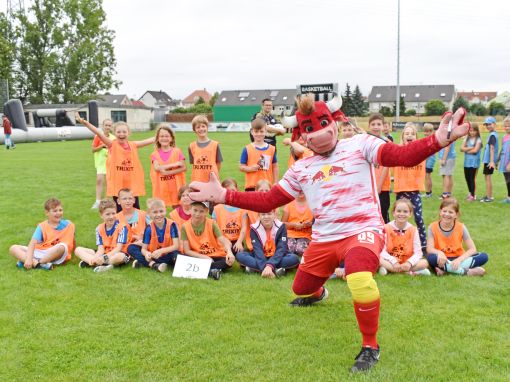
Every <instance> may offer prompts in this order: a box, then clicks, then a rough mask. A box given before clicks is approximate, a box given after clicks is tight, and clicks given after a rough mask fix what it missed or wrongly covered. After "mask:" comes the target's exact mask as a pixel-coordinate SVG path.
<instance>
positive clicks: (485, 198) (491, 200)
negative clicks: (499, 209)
mask: <svg viewBox="0 0 510 382" xmlns="http://www.w3.org/2000/svg"><path fill="white" fill-rule="evenodd" d="M493 201H494V198H489V197H488V196H484V197H483V198H482V199H480V202H482V203H490V202H493Z"/></svg>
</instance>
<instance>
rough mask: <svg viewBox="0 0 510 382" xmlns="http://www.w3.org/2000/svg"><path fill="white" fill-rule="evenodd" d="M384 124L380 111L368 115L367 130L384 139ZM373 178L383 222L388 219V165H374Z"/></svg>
mask: <svg viewBox="0 0 510 382" xmlns="http://www.w3.org/2000/svg"><path fill="white" fill-rule="evenodd" d="M383 125H384V116H383V115H382V114H380V113H374V114H372V115H370V118H369V119H368V132H369V133H370V134H372V135H375V136H376V137H379V138H381V139H383V140H386V138H384V137H383V136H382V129H383ZM374 168H375V180H376V185H377V192H378V193H379V204H380V206H381V215H382V218H383V220H384V222H385V223H388V222H389V221H390V215H389V210H390V187H391V175H390V169H389V168H388V167H384V166H380V165H376V166H374Z"/></svg>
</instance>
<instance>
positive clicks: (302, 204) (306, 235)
mask: <svg viewBox="0 0 510 382" xmlns="http://www.w3.org/2000/svg"><path fill="white" fill-rule="evenodd" d="M282 222H283V223H285V226H286V227H287V236H288V244H289V251H290V252H292V253H295V254H296V255H298V256H303V252H305V249H306V248H307V247H308V244H310V240H312V224H313V214H312V211H311V210H310V208H309V207H308V203H307V202H306V198H305V194H303V193H302V192H300V193H299V194H298V196H297V198H296V199H294V200H293V201H292V202H290V203H289V204H287V205H286V206H285V207H284V209H283V215H282Z"/></svg>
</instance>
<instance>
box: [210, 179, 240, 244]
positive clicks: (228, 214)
mask: <svg viewBox="0 0 510 382" xmlns="http://www.w3.org/2000/svg"><path fill="white" fill-rule="evenodd" d="M221 185H222V187H225V188H226V189H229V190H233V191H237V182H236V181H235V179H233V178H227V179H225V180H224V181H223V182H221ZM212 218H213V219H214V220H216V223H217V224H218V227H220V230H221V232H222V233H223V236H225V237H226V238H227V239H228V240H230V243H231V244H232V252H233V253H234V254H236V253H238V252H241V251H242V250H243V249H244V247H243V241H244V239H245V237H246V231H247V230H248V215H247V213H246V211H245V210H242V209H240V208H237V207H231V206H227V205H226V204H218V205H216V206H214V212H213V214H212Z"/></svg>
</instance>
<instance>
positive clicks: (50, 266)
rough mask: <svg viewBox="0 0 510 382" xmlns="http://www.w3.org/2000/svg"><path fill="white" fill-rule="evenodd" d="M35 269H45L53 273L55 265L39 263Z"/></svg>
mask: <svg viewBox="0 0 510 382" xmlns="http://www.w3.org/2000/svg"><path fill="white" fill-rule="evenodd" d="M35 269H44V270H45V271H51V270H52V269H53V264H52V263H44V264H43V263H38V264H37V265H36V266H35Z"/></svg>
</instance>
